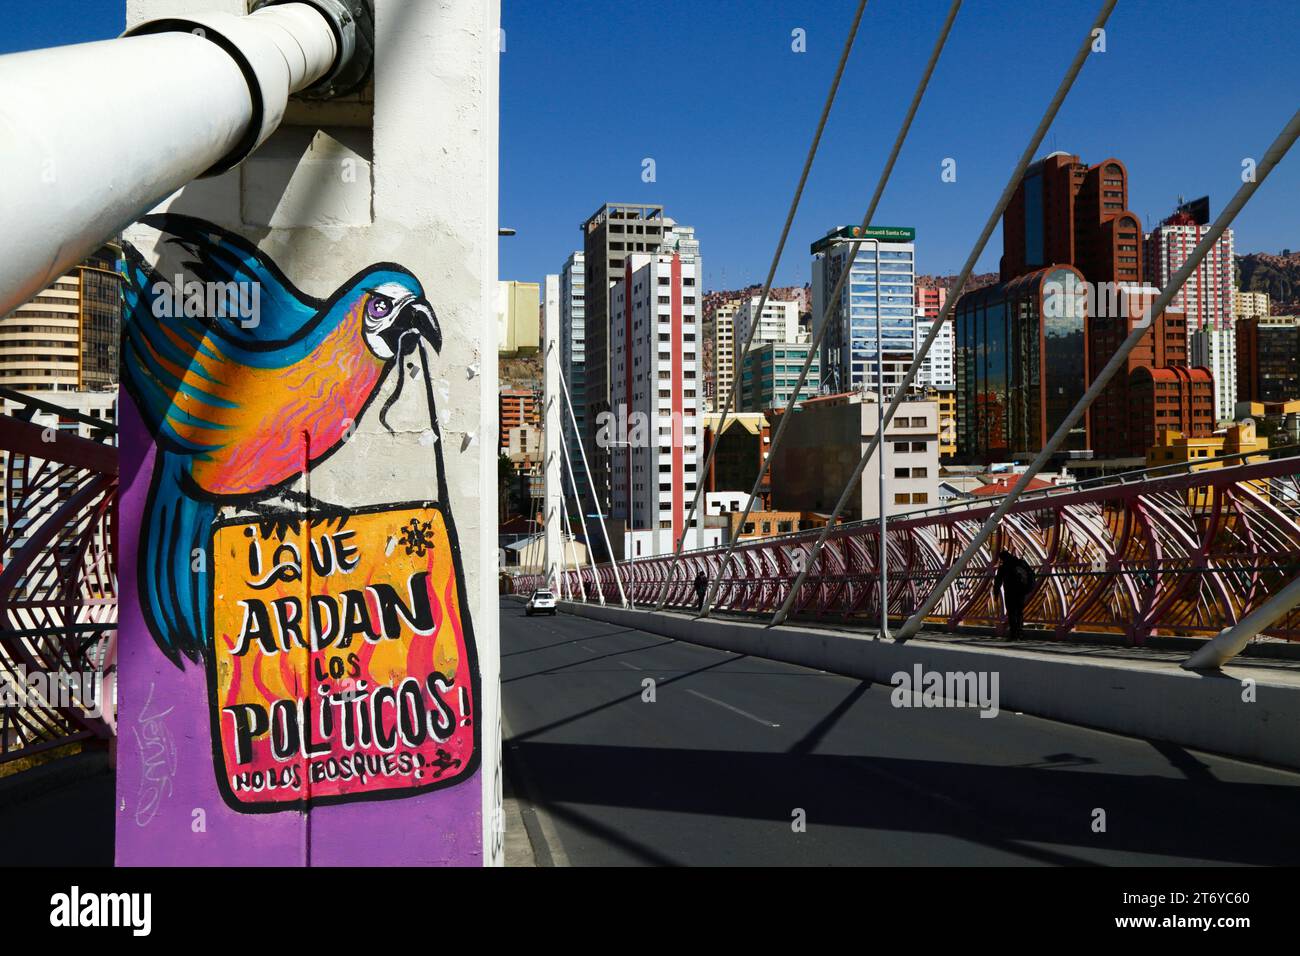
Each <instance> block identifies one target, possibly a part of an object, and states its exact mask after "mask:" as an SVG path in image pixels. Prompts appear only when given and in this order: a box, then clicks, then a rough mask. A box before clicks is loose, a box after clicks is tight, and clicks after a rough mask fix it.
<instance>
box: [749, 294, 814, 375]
mask: <svg viewBox="0 0 1300 956" xmlns="http://www.w3.org/2000/svg"><path fill="white" fill-rule="evenodd" d="M760 299H761V296H757V295H755V296H751V297H749V298H747V299H743V300H741V302H740V303H739V308H738V309H737V310H736V319H735V324H736V358H737V359H739V358H740V353H741V350H742V349H744V347H745V340H746V339H747V338H748V337H749V329H750V327H751V326H752V325H754V317H755V315H757V316H758V331H756V332H755V333H754V341H753V343H751V345H750V348H751V349H754V348H758V347H759V346H760V345H765V344H767V343H769V342H798V341H799V303H798V302H780V301H777V300H775V299H768V300H767V302H766V303H765V304H764V306H763V311H762V313H759V311H758V303H759V300H760Z"/></svg>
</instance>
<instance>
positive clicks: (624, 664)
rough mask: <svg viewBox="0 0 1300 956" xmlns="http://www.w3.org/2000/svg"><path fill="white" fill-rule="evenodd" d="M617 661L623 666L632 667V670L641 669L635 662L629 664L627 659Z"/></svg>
mask: <svg viewBox="0 0 1300 956" xmlns="http://www.w3.org/2000/svg"><path fill="white" fill-rule="evenodd" d="M619 663H620V664H622V665H623V666H624V667H630V668H632V670H634V671H639V670H641V668H639V667H637V666H636V665H635V664H629V663H628V662H627V661H619Z"/></svg>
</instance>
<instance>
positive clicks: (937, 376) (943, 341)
mask: <svg viewBox="0 0 1300 956" xmlns="http://www.w3.org/2000/svg"><path fill="white" fill-rule="evenodd" d="M933 325H934V320H933V319H925V318H922V317H921V312H920V310H917V314H916V338H915V340H914V345H913V347H914V348H915V349H916V352H917V354H920V351H921V345H922V343H924V342H925V337H926V336H927V335H929V334H930V328H931V327H932V326H933ZM952 353H953V334H952V320H951V319H948V320H946V321H945V322H944V323H943V328H941V329H940V330H939V334H938V335H936V336H935V338H934V344H933V345H931V346H930V351H929V352H927V353H926V354H925V359H924V361H922V362H921V367H920V368H919V369H918V370H917V373H916V380H915V382H914V383H913V385H914V387H915V389H916V390H918V391H924V390H925V389H927V388H937V389H941V390H944V391H949V390H951V389H954V388H956V387H957V380H956V378H955V377H954V376H953V369H952Z"/></svg>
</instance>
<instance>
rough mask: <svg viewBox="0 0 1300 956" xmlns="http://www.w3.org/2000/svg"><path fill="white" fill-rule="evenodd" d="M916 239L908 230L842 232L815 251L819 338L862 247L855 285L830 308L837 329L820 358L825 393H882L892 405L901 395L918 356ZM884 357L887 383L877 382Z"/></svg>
mask: <svg viewBox="0 0 1300 956" xmlns="http://www.w3.org/2000/svg"><path fill="white" fill-rule="evenodd" d="M915 236H916V233H915V230H913V229H910V228H905V227H892V226H873V227H871V228H869V229H862V228H861V227H859V226H841V227H839V228H836V229H832V230H831V231H830V232H828V233H827V234H826V235H825V236H823V237H822V238H821V239H818V240H817V241H816V242H814V243H813V244H812V256H813V259H812V289H813V311H812V314H813V323H814V326H813V334H814V336H815V335H816V334H817V333H818V331H819V330H820V327H821V322H822V318H823V316H824V315H826V313H827V305H828V298H829V296H830V293H831V292H832V291H833V290H834V288H835V284H836V282H837V281H838V280H839V278H840V276H841V275H842V274H843V272H844V270H845V269H846V268H849V261H848V259H849V253H850V252H851V251H852V248H853V243H854V241H855V240H857V239H860V240H862V245H861V247H860V248H859V250H858V255H857V258H856V260H855V261H854V262H853V263H852V271H851V273H850V276H849V281H848V282H846V283H845V284H844V286H843V288H842V289H841V291H840V295H839V297H838V300H837V301H836V302H834V303H830V305H831V309H830V314H829V316H828V317H827V319H826V321H827V322H828V323H829V326H830V327H829V328H828V329H827V330H826V337H825V339H824V340H823V341H822V353H821V365H822V380H823V381H822V389H821V391H822V392H823V393H826V394H834V393H837V392H849V391H865V392H868V393H870V394H878V393H882V392H883V394H884V397H885V398H886V399H889V398H891V397H893V395H894V393H895V392H896V391H897V390H898V385H899V383H900V382H901V381H902V379H903V376H904V375H906V374H907V369H908V367H909V366H910V365H911V364H912V358H913V356H914V355H915V354H916V353H915V337H916V317H915V316H916V305H915V286H916V262H915V259H916V254H915V243H914V242H913V241H912V240H913V239H914V238H915ZM877 251H878V252H879V256H880V261H879V263H877V262H876V254H877ZM877 274H879V277H880V279H879V288H877V284H876V276H877ZM877 297H879V298H878V300H877ZM877 307H879V330H877V311H876V310H877ZM878 350H879V351H880V353H881V364H882V366H883V375H882V376H881V377H883V379H884V381H883V382H881V381H879V380H878V377H877V370H876V366H877V351H878Z"/></svg>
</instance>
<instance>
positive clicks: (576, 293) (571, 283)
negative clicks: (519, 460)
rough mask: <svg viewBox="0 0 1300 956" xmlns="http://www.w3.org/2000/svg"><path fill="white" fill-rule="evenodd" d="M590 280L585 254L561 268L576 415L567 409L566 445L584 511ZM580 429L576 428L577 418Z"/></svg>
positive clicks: (566, 363) (564, 362)
mask: <svg viewBox="0 0 1300 956" xmlns="http://www.w3.org/2000/svg"><path fill="white" fill-rule="evenodd" d="M586 291H587V290H586V282H585V270H584V263H583V254H582V253H581V252H575V253H573V255H571V256H569V258H568V259H566V260H565V262H564V268H563V269H561V271H560V369H561V371H562V372H563V373H564V380H565V382H566V384H567V386H568V389H569V395H570V396H571V397H572V399H573V417H570V416H569V413H568V409H567V408H566V409H563V412H564V414H563V415H562V416H561V421H562V423H563V426H564V429H563V431H564V444H565V447H566V448H568V449H569V454H570V455H571V456H572V457H573V477H574V479H575V480H576V482H577V497H578V500H579V501H581V502H582V507H583V509H584V510H586V509H588V508H590V507H591V506H592V505H591V502H590V500H589V498H588V493H587V487H588V486H587V473H586V471H585V469H584V468H583V467H582V456H581V454H580V453H579V452H578V441H579V440H580V438H579V436H582V435H586V434H587V425H586V422H587V355H586V345H585V343H586V314H587V313H586V305H585V304H586ZM574 418H576V419H577V421H578V430H577V432H576V433H575V432H574V429H573V419H574ZM564 488H565V500H566V501H569V502H571V501H572V500H573V488H572V486H571V484H570V482H569V474H568V471H567V470H566V471H565V473H564Z"/></svg>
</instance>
